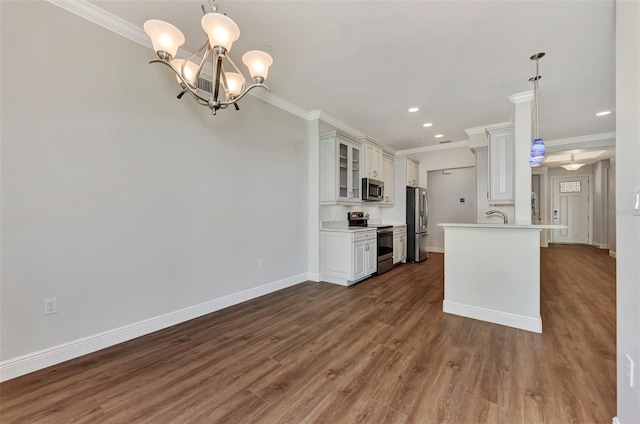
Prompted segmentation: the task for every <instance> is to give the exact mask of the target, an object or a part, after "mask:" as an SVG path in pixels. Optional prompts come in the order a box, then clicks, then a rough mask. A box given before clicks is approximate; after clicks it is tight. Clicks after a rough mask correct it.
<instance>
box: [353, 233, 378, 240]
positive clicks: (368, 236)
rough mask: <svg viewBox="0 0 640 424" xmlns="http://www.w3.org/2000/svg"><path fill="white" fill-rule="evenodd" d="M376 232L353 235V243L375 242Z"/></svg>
mask: <svg viewBox="0 0 640 424" xmlns="http://www.w3.org/2000/svg"><path fill="white" fill-rule="evenodd" d="M376 237H377V236H376V231H375V230H374V231H362V232H358V233H355V234H354V235H353V241H354V242H357V241H364V240H375V239H376Z"/></svg>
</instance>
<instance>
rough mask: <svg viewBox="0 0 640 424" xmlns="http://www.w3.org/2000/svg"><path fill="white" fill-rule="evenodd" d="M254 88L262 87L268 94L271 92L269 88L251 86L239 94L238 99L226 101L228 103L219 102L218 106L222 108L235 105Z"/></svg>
mask: <svg viewBox="0 0 640 424" xmlns="http://www.w3.org/2000/svg"><path fill="white" fill-rule="evenodd" d="M256 87H263V88H266V89H267V91H268V92H271V90H270V89H269V87H267V86H266V85H264V84H252V85H250V86H249V87H247V88H246V89H245V90H244V91H243V92H242V93H240V94H239V95H238V97H234V98H233V100H231V101H228V102H220V105H222V106H228V105H232V104H235V103H236V102H237V101H239V100H240V99H241V98H243V97H244V96H245V95H246V94H247V93H248V92H249V91H251V90H252V89H254V88H256Z"/></svg>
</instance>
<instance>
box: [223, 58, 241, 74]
mask: <svg viewBox="0 0 640 424" xmlns="http://www.w3.org/2000/svg"><path fill="white" fill-rule="evenodd" d="M226 57H227V60H228V61H229V63H231V65H233V68H234V69H235V70H236V72H237V73H239V74H240V75H242V71H240V69H238V67H237V66H236V64H235V63H233V60H231V58H230V57H229V55H227V56H226Z"/></svg>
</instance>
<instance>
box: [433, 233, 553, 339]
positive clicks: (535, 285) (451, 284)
mask: <svg viewBox="0 0 640 424" xmlns="http://www.w3.org/2000/svg"><path fill="white" fill-rule="evenodd" d="M438 225H439V226H441V227H443V228H444V301H443V308H442V309H443V311H444V312H446V313H449V314H454V315H460V316H464V317H468V318H474V319H478V320H482V321H488V322H493V323H496V324H501V325H506V326H509V327H515V328H520V329H523V330H527V331H533V332H536V333H541V332H542V319H541V317H540V231H541V230H543V229H548V228H552V229H553V228H565V227H564V226H561V225H517V224H505V225H498V224H449V223H443V224H438Z"/></svg>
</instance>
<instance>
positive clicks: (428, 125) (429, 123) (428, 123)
mask: <svg viewBox="0 0 640 424" xmlns="http://www.w3.org/2000/svg"><path fill="white" fill-rule="evenodd" d="M432 125H433V124H432V123H431V122H427V123H426V124H422V126H423V127H425V128H427V127H430V126H432Z"/></svg>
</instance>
